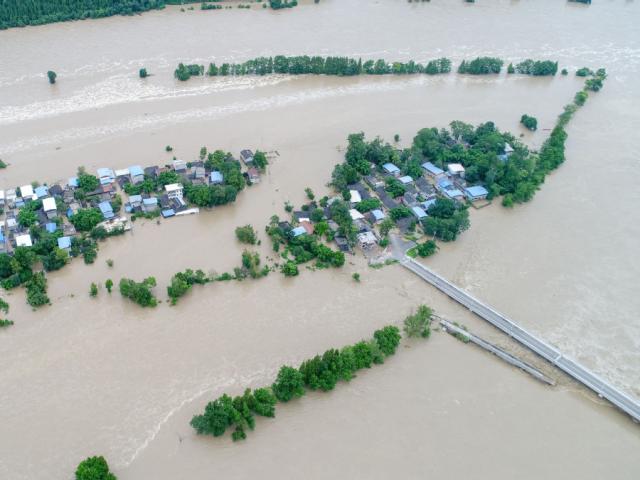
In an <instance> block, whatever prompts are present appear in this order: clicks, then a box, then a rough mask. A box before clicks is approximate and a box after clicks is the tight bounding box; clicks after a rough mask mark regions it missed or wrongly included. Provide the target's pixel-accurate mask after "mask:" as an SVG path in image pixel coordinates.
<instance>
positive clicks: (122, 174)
mask: <svg viewBox="0 0 640 480" xmlns="http://www.w3.org/2000/svg"><path fill="white" fill-rule="evenodd" d="M114 173H115V175H116V179H119V178H126V179H129V169H128V168H121V169H119V170H116V171H115V172H114Z"/></svg>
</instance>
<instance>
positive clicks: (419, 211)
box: [411, 207, 427, 220]
mask: <svg viewBox="0 0 640 480" xmlns="http://www.w3.org/2000/svg"><path fill="white" fill-rule="evenodd" d="M411 213H413V216H414V217H416V218H417V219H418V220H422V219H423V218H425V217H426V216H427V212H425V211H424V210H423V209H422V208H420V207H411Z"/></svg>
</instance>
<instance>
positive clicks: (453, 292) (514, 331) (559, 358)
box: [400, 256, 640, 422]
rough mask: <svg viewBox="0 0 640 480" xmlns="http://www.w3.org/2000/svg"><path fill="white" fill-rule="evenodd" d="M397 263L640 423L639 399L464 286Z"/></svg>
mask: <svg viewBox="0 0 640 480" xmlns="http://www.w3.org/2000/svg"><path fill="white" fill-rule="evenodd" d="M400 264H401V265H403V266H404V267H406V268H408V269H409V270H411V271H412V272H413V273H415V274H416V275H418V276H419V277H420V278H422V279H423V280H425V281H427V282H428V283H430V284H431V285H433V286H434V287H436V288H437V289H438V290H440V291H441V292H443V293H445V294H446V295H448V296H449V297H450V298H452V299H453V300H455V301H456V302H458V303H460V304H461V305H463V306H465V307H467V308H468V309H469V310H471V311H472V312H474V313H475V314H476V315H478V316H479V317H481V318H483V319H484V320H486V321H487V322H489V323H491V324H492V325H493V326H494V327H496V328H499V329H500V330H502V331H503V332H504V333H506V334H507V335H509V336H510V337H512V338H514V339H515V340H517V341H518V342H520V343H521V344H522V345H524V346H526V347H528V348H529V349H531V350H533V351H534V352H535V353H537V354H538V355H540V356H541V357H542V358H544V359H545V360H547V361H549V362H551V363H552V364H553V365H555V366H556V367H558V368H559V369H560V370H562V371H564V372H565V373H566V374H568V375H570V376H571V377H573V378H574V379H576V380H577V381H579V382H580V383H582V384H583V385H585V386H587V387H589V388H590V389H591V390H593V391H594V392H596V393H597V394H598V395H599V396H600V397H603V398H606V399H607V400H609V401H610V402H611V403H613V404H614V405H615V406H616V407H618V408H619V409H620V410H622V411H623V412H626V413H627V414H629V415H630V416H631V418H633V420H635V421H636V422H640V402H638V400H636V399H634V398H631V397H630V396H629V395H627V394H626V393H624V392H622V391H620V390H619V389H617V388H616V387H614V386H612V385H610V384H609V383H607V382H606V381H604V380H602V379H601V378H599V377H598V376H596V375H595V374H594V373H592V372H590V371H589V370H587V369H586V368H585V367H583V366H582V365H580V364H579V363H577V362H575V361H573V360H571V359H570V358H567V357H565V356H564V355H563V354H562V352H560V351H559V350H557V349H556V348H554V347H552V346H551V345H549V344H548V343H546V342H544V341H543V340H540V339H539V338H537V337H536V336H534V335H532V334H531V333H529V332H527V331H526V330H525V329H524V328H522V327H520V326H518V325H516V324H515V323H514V322H513V321H512V320H510V319H509V318H507V317H506V316H505V315H503V314H501V313H499V312H497V311H496V310H494V309H493V308H491V307H490V306H489V305H486V304H485V303H483V302H481V301H480V300H478V299H476V298H474V297H473V296H471V295H469V294H468V293H467V292H465V291H464V290H463V289H461V288H460V287H458V286H456V285H454V284H453V283H451V282H449V281H448V280H447V279H445V278H443V277H442V276H440V275H438V274H437V273H435V272H434V271H432V270H430V269H428V268H427V267H425V266H424V265H422V264H421V263H418V262H416V261H415V260H413V259H412V258H410V257H407V256H404V257H403V258H402V259H401V260H400Z"/></svg>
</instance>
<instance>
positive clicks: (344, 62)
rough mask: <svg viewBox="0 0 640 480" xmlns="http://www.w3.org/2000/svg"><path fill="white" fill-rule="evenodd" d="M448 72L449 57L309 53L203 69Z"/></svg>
mask: <svg viewBox="0 0 640 480" xmlns="http://www.w3.org/2000/svg"><path fill="white" fill-rule="evenodd" d="M204 72H205V69H204V66H203V65H184V64H182V63H181V64H179V65H178V68H177V69H176V71H175V76H176V78H178V79H179V80H188V79H189V78H190V77H192V76H199V75H203V74H204ZM449 72H451V60H449V59H448V58H438V59H436V60H431V61H429V62H427V63H426V64H420V63H416V62H414V61H413V60H410V61H408V62H406V63H403V62H392V63H389V62H387V61H385V60H383V59H378V60H365V61H362V59H360V58H358V59H355V58H349V57H320V56H314V57H310V56H308V55H300V56H295V57H287V56H284V55H277V56H275V57H258V58H254V59H251V60H247V61H246V62H243V63H223V64H222V65H219V66H218V65H216V64H215V63H210V64H209V67H208V68H207V70H206V73H207V75H208V76H210V77H214V76H229V75H231V76H234V75H235V76H237V75H269V74H272V73H279V74H288V75H337V76H345V77H346V76H354V75H413V74H420V73H423V74H427V75H438V74H442V73H449Z"/></svg>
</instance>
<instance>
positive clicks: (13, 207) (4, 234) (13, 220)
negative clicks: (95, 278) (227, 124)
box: [0, 150, 260, 253]
mask: <svg viewBox="0 0 640 480" xmlns="http://www.w3.org/2000/svg"><path fill="white" fill-rule="evenodd" d="M240 158H241V160H242V161H243V163H244V164H245V166H246V167H247V168H246V173H245V175H246V177H247V179H248V181H249V182H250V183H252V184H253V183H258V182H259V181H260V172H259V171H258V169H256V168H254V166H253V152H252V151H251V150H242V151H241V152H240ZM165 171H174V172H176V173H177V174H178V175H179V176H180V182H177V183H173V184H169V185H165V186H164V187H163V189H162V191H160V192H157V191H156V192H152V193H148V194H147V193H144V194H132V195H126V194H125V193H124V190H125V187H126V186H127V185H128V184H131V185H138V184H141V183H142V182H144V181H145V180H156V179H157V178H158V176H159V175H160V174H161V173H162V172H165ZM96 173H97V175H96V176H97V178H98V180H99V183H100V184H99V186H98V188H96V190H94V191H93V192H84V194H83V195H77V194H76V191H77V190H78V187H79V185H78V177H71V178H69V179H68V180H67V181H66V182H58V183H55V184H53V185H42V186H37V187H34V186H33V185H23V186H22V187H19V188H15V189H8V190H0V209H1V210H2V212H3V213H4V219H3V220H0V252H9V253H10V252H11V251H12V250H13V249H14V248H15V247H20V246H26V247H30V246H32V245H33V241H34V240H33V239H32V237H31V234H30V232H29V228H26V227H23V226H21V225H20V223H19V221H18V215H19V212H20V210H21V209H22V208H24V207H25V206H27V205H30V203H31V202H34V201H38V200H39V201H41V207H39V208H38V209H35V210H34V213H35V214H36V216H37V222H36V223H37V224H38V225H39V226H42V227H43V228H44V229H45V230H46V231H48V232H50V233H55V232H57V231H60V232H61V236H59V238H58V247H59V248H61V249H64V250H67V251H69V250H70V248H71V238H72V237H73V236H74V235H76V233H77V232H76V230H75V228H74V226H73V224H72V223H71V222H70V220H69V219H70V218H71V217H72V216H73V215H74V214H75V213H77V212H78V210H80V209H82V208H90V207H94V208H98V209H99V210H100V213H101V214H102V217H103V222H101V223H100V224H99V226H101V227H103V228H104V229H105V230H106V231H107V232H109V231H112V230H114V229H117V228H121V229H124V230H129V229H130V228H131V224H130V222H129V220H128V218H127V217H126V216H120V212H119V211H117V210H119V207H120V203H121V202H120V201H116V200H117V199H116V195H117V194H119V193H122V194H123V195H125V196H126V197H127V198H126V202H125V203H124V210H125V212H127V213H130V214H132V215H135V214H137V213H143V214H160V215H162V216H163V217H164V218H168V217H173V216H180V215H188V214H193V213H198V211H199V210H198V209H197V208H190V207H189V205H188V204H187V202H185V200H184V184H188V183H191V184H194V185H198V184H203V185H206V184H211V185H217V184H223V183H224V177H223V174H222V173H221V172H218V171H209V170H208V169H206V168H205V165H204V162H203V161H197V162H193V163H189V164H187V163H186V162H184V161H182V160H174V161H173V162H172V164H171V165H166V166H164V167H158V166H151V167H147V168H142V167H141V166H139V165H134V166H131V167H129V168H125V169H120V170H113V169H111V168H98V169H97V172H96ZM30 206H32V205H30ZM114 207H115V209H114Z"/></svg>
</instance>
